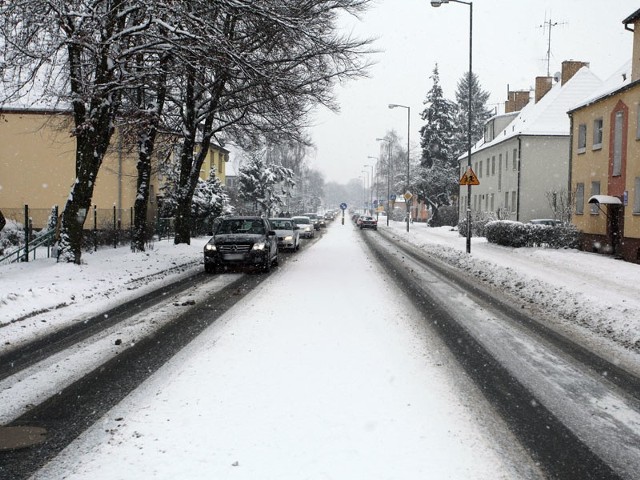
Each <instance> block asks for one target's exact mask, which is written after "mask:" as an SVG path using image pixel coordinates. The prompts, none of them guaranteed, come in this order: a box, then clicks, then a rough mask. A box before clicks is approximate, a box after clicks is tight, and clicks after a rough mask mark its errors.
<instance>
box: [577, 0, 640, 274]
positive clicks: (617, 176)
mask: <svg viewBox="0 0 640 480" xmlns="http://www.w3.org/2000/svg"><path fill="white" fill-rule="evenodd" d="M623 23H624V25H625V28H627V30H630V31H632V32H634V41H633V45H634V46H633V60H632V61H630V62H629V63H628V64H627V65H624V66H623V67H622V68H621V69H620V70H619V71H618V72H616V73H615V74H614V75H613V76H612V77H611V78H610V79H609V80H608V81H606V82H605V83H604V87H603V88H602V89H601V90H600V91H598V92H594V94H593V95H592V96H591V98H589V99H588V100H586V101H584V102H582V103H581V104H580V105H579V106H577V107H575V108H573V109H572V110H571V111H570V112H569V115H570V118H571V124H572V127H571V130H572V141H571V184H570V185H571V191H572V192H573V198H574V207H573V209H574V211H573V216H572V223H573V224H575V225H576V226H577V227H578V230H579V231H580V232H581V244H582V248H583V249H585V250H588V251H598V252H602V253H612V254H614V255H616V256H619V257H621V258H624V259H625V260H627V261H632V262H640V122H639V121H638V120H639V118H640V10H637V11H636V12H635V13H634V14H632V15H631V16H629V17H628V18H626V19H625V20H624V21H623Z"/></svg>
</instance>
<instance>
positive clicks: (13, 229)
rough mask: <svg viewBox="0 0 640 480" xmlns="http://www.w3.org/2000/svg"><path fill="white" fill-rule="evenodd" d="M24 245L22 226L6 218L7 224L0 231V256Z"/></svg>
mask: <svg viewBox="0 0 640 480" xmlns="http://www.w3.org/2000/svg"><path fill="white" fill-rule="evenodd" d="M23 243H24V226H23V225H22V224H21V223H18V222H16V221H14V220H11V219H9V218H7V224H6V225H5V226H4V228H3V229H2V230H1V231H0V255H3V254H4V253H5V252H10V251H11V250H12V249H13V248H14V247H17V246H19V245H22V244H23Z"/></svg>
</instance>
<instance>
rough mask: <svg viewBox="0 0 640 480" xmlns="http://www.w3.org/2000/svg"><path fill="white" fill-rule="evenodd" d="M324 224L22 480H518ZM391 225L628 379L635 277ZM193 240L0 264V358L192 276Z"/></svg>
mask: <svg viewBox="0 0 640 480" xmlns="http://www.w3.org/2000/svg"><path fill="white" fill-rule="evenodd" d="M338 222H339V220H338V221H337V222H334V223H333V224H332V225H331V226H330V228H329V229H328V232H327V233H326V234H325V235H324V237H323V238H322V239H321V240H320V241H319V242H318V243H316V244H315V245H314V246H313V247H312V248H310V249H307V250H305V251H302V252H299V253H297V254H294V258H293V259H292V260H293V261H291V262H288V263H287V264H286V265H284V266H283V267H282V268H280V269H278V270H277V271H276V272H275V273H274V274H273V275H271V276H270V278H269V279H268V281H267V282H265V283H263V284H262V285H261V286H260V287H259V289H258V290H257V291H256V292H252V293H251V294H250V295H249V296H248V297H247V298H246V299H245V301H243V302H242V303H241V304H240V305H237V306H236V307H234V308H233V309H232V310H230V311H229V312H228V313H227V314H226V315H225V316H223V317H222V318H221V319H220V320H219V321H218V322H216V324H214V325H213V326H212V327H210V328H209V329H208V330H207V331H206V332H205V333H203V334H202V335H201V336H200V337H199V338H198V339H196V340H195V341H194V342H192V344H190V345H189V346H188V347H187V348H185V349H184V350H183V351H182V352H181V353H179V354H178V355H177V356H176V357H175V358H174V359H172V360H171V361H170V362H168V363H167V364H166V365H165V366H164V367H163V368H162V369H161V370H160V371H158V372H157V373H156V374H155V375H153V376H152V377H151V378H150V379H149V380H148V381H147V382H145V384H143V385H142V386H141V387H140V388H139V389H138V390H136V391H135V392H133V393H132V394H131V395H130V396H129V397H127V398H126V399H125V400H124V401H123V402H122V403H121V404H119V405H118V406H117V407H115V408H114V409H113V411H111V412H109V414H107V415H106V416H105V417H104V418H103V419H102V421H101V422H99V423H98V424H97V425H96V426H95V427H94V428H92V429H90V430H88V431H87V432H86V433H85V434H84V435H83V436H81V437H80V438H79V439H78V440H77V441H76V442H75V443H74V444H73V445H72V446H70V447H69V448H68V449H67V450H65V452H64V453H63V454H62V455H61V456H59V457H58V459H56V460H55V461H54V462H52V463H51V464H50V465H49V467H47V468H46V469H45V470H43V472H42V473H41V474H40V475H38V476H37V477H36V478H38V479H48V478H87V477H89V476H91V477H94V478H95V479H102V478H103V479H114V478H131V477H134V476H139V477H141V478H176V477H178V478H239V479H245V478H246V479H254V478H262V479H271V478H273V479H275V478H277V479H286V478H292V479H299V478H310V479H315V478H318V479H320V478H349V479H359V478H363V479H365V478H366V479H381V478H402V479H411V478H426V476H428V477H429V478H451V479H458V478H460V479H463V478H464V479H496V478H509V479H511V478H525V477H527V475H529V474H530V471H529V470H527V468H524V467H520V470H518V471H515V470H514V466H513V463H512V461H513V457H512V456H510V455H507V453H506V452H505V451H504V450H503V447H504V446H503V445H500V444H499V442H498V443H496V442H495V441H492V440H491V439H490V438H488V437H487V435H488V433H487V431H486V428H487V425H485V424H482V423H479V422H480V421H479V420H478V419H479V418H481V417H482V414H479V413H478V411H476V410H474V409H475V408H481V407H479V406H478V405H479V404H481V403H482V402H481V400H479V399H477V398H475V397H474V396H473V395H472V394H469V392H465V394H464V395H460V388H461V387H460V385H459V384H458V382H459V380H457V381H453V380H451V378H450V373H451V370H450V369H452V368H453V366H452V365H451V364H452V363H453V362H450V360H448V357H447V355H446V353H445V352H444V351H441V350H440V349H438V348H437V347H436V348H432V349H428V348H427V347H426V345H428V342H435V341H436V340H435V339H430V338H426V337H427V336H428V332H427V331H426V330H425V329H424V328H422V326H421V325H420V324H419V322H418V321H417V316H418V314H417V313H416V312H415V311H413V310H412V309H411V307H409V306H408V305H407V303H408V302H405V301H402V299H401V297H400V294H399V292H398V291H397V290H396V288H395V287H393V286H391V285H390V284H388V283H386V282H385V281H384V274H383V272H380V271H379V270H378V267H376V266H374V265H373V264H372V263H371V262H370V260H369V259H367V258H366V254H365V251H364V250H363V249H362V248H361V242H360V241H359V240H357V237H356V235H355V234H356V231H355V229H354V228H353V226H352V225H351V222H350V221H348V220H347V221H345V225H344V226H341V225H340V224H339V223H338ZM381 223H382V222H381ZM405 228H406V225H405V224H404V223H401V222H398V223H396V222H391V225H390V227H388V232H389V233H391V234H393V235H394V236H396V237H397V238H398V239H399V241H406V242H411V243H412V244H415V245H418V246H420V248H422V249H424V250H425V251H426V252H429V253H430V254H433V255H435V256H437V257H438V258H441V259H443V260H444V261H446V262H448V263H451V264H455V265H457V266H459V267H460V268H462V269H464V270H466V271H468V272H471V273H472V274H474V275H475V276H477V277H478V279H479V281H481V280H482V281H487V282H490V283H492V284H493V285H495V286H496V287H498V288H500V289H503V290H505V291H508V292H511V293H513V294H514V295H517V296H518V297H519V298H521V299H523V301H524V302H525V303H527V304H530V305H536V304H538V305H541V306H544V307H545V308H546V309H547V310H550V311H552V312H557V315H553V316H551V321H552V322H555V323H556V324H557V326H558V327H559V328H561V329H562V328H564V329H566V330H567V331H568V332H572V333H575V332H576V331H577V332H578V333H579V334H580V335H581V336H582V338H583V339H585V340H586V341H588V342H592V343H593V344H594V345H599V346H602V345H603V344H605V345H606V346H607V347H610V348H612V349H617V351H618V353H620V351H623V353H626V354H627V356H628V359H631V361H630V362H629V363H633V361H635V364H636V365H637V364H638V362H637V352H638V350H639V349H640V326H639V321H638V319H640V295H639V294H640V291H639V290H640V281H639V280H640V267H639V266H638V265H634V264H629V263H625V262H622V261H618V260H613V259H612V258H610V257H604V256H600V255H596V254H591V253H585V252H578V251H574V250H562V251H554V250H545V249H540V248H528V249H509V248H504V247H499V246H495V245H491V244H488V243H487V242H486V241H485V240H483V239H473V243H472V250H471V252H472V253H471V256H468V255H467V254H466V253H465V239H464V238H461V237H459V236H458V234H457V232H452V231H450V229H448V228H441V229H432V228H428V227H426V226H425V225H423V224H413V225H412V226H411V231H410V232H409V233H407V232H406V231H405ZM380 229H381V230H387V227H386V226H385V225H382V224H381V226H380ZM367 233H371V234H375V233H374V232H367ZM381 233H382V232H381ZM205 241H206V239H194V240H193V241H192V244H191V245H190V246H186V245H179V246H174V245H173V244H172V243H171V242H168V241H164V242H156V243H155V245H154V248H153V250H150V251H149V252H148V253H142V254H141V253H136V254H134V253H131V252H129V251H128V250H127V249H126V248H121V249H103V250H100V251H98V252H96V253H91V254H85V255H84V261H85V264H84V265H82V266H76V265H68V264H56V263H55V262H54V261H52V260H48V259H40V260H36V261H34V262H29V263H22V264H16V265H10V266H0V351H3V350H6V349H9V348H13V347H14V346H16V345H18V344H20V343H23V342H25V341H27V340H28V339H30V338H33V337H34V336H36V335H40V334H43V333H45V332H49V331H51V330H52V329H55V328H57V327H59V326H62V325H64V324H65V323H67V322H73V321H82V318H84V317H86V316H89V315H94V314H96V313H98V312H100V311H103V310H106V309H107V308H109V307H112V306H114V305H116V304H119V303H121V302H122V301H123V300H124V299H128V298H131V297H133V296H136V295H139V294H140V293H142V292H144V291H146V290H148V289H150V288H155V287H158V286H159V285H161V284H163V283H166V282H168V281H170V280H175V279H177V278H179V277H180V276H186V275H189V274H190V273H192V272H193V271H197V270H199V269H201V268H202V266H201V264H200V262H201V258H202V246H203V244H204V243H205ZM381 279H383V280H382V281H381ZM576 329H577V330H576ZM621 355H622V353H621ZM447 373H449V375H448V374H447ZM375 374H378V375H375ZM496 428H498V427H496ZM114 458H117V459H118V461H114ZM523 470H524V471H525V473H523ZM527 472H528V473H527Z"/></svg>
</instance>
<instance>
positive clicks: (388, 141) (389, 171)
mask: <svg viewBox="0 0 640 480" xmlns="http://www.w3.org/2000/svg"><path fill="white" fill-rule="evenodd" d="M376 141H377V142H386V144H387V157H388V158H387V227H388V226H389V213H390V211H389V204H390V203H391V141H390V140H388V139H386V138H376Z"/></svg>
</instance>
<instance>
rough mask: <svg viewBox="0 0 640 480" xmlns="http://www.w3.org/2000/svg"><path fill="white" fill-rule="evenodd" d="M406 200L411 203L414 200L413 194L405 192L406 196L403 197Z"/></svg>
mask: <svg viewBox="0 0 640 480" xmlns="http://www.w3.org/2000/svg"><path fill="white" fill-rule="evenodd" d="M403 197H404V199H405V200H406V201H409V200H411V199H412V198H413V194H412V193H411V192H405V194H404V195H403Z"/></svg>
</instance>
